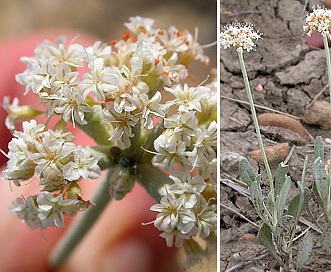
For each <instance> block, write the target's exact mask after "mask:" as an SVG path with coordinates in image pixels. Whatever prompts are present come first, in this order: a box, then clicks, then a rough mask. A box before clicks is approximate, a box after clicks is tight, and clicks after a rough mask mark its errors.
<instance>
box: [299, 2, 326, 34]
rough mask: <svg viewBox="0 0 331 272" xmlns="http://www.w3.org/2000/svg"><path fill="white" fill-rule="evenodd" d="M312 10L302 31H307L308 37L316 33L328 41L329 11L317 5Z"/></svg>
mask: <svg viewBox="0 0 331 272" xmlns="http://www.w3.org/2000/svg"><path fill="white" fill-rule="evenodd" d="M313 9H314V10H313V12H311V13H310V14H308V15H307V18H306V25H304V26H303V29H304V31H307V35H308V36H311V34H312V33H313V32H315V31H317V32H320V33H321V34H322V35H326V36H327V37H328V38H329V39H330V38H331V34H330V25H331V11H330V10H329V9H326V8H322V7H321V6H319V5H318V6H317V7H313Z"/></svg>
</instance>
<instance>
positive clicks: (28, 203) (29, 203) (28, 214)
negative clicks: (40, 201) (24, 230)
mask: <svg viewBox="0 0 331 272" xmlns="http://www.w3.org/2000/svg"><path fill="white" fill-rule="evenodd" d="M35 200H36V199H35V197H33V196H29V197H28V198H27V199H26V200H25V199H24V198H23V197H18V198H16V200H15V201H14V202H13V204H12V206H11V208H10V209H9V212H11V213H12V214H14V215H16V216H17V217H18V218H20V219H21V220H22V222H24V223H25V224H27V225H28V226H29V228H30V229H36V228H38V227H40V228H43V226H42V224H41V221H40V219H39V217H38V214H39V213H40V211H41V210H40V209H39V208H38V206H37V205H36V202H35Z"/></svg>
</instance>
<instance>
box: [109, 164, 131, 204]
mask: <svg viewBox="0 0 331 272" xmlns="http://www.w3.org/2000/svg"><path fill="white" fill-rule="evenodd" d="M109 182H110V186H109V192H110V195H111V196H112V197H113V198H114V199H116V200H121V199H123V198H124V197H125V196H126V194H127V193H130V192H131V191H132V189H133V186H134V182H135V176H134V175H131V174H130V168H129V167H128V168H123V167H122V166H121V165H120V164H118V165H116V166H115V169H114V172H113V175H112V177H111V179H110V181H109Z"/></svg>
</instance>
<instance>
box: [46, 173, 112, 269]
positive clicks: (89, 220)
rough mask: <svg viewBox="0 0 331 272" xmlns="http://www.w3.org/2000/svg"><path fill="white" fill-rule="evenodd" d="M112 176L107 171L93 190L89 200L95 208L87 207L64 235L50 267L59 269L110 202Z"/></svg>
mask: <svg viewBox="0 0 331 272" xmlns="http://www.w3.org/2000/svg"><path fill="white" fill-rule="evenodd" d="M112 174H113V170H112V169H110V170H108V171H107V174H106V176H105V177H104V178H103V180H102V181H101V182H100V184H99V186H98V188H97V189H96V190H95V192H94V195H93V196H92V199H91V201H92V202H93V203H94V204H95V206H91V207H89V208H88V209H87V210H86V211H85V212H84V213H82V214H81V216H80V217H79V218H78V219H77V220H76V222H75V223H74V225H73V226H71V228H70V229H69V230H68V231H67V232H66V233H65V235H64V236H63V237H62V239H61V240H60V242H59V243H58V244H57V246H56V248H55V249H54V251H53V252H52V253H51V256H50V260H49V261H50V265H51V267H53V268H57V267H60V266H61V264H63V263H64V262H65V261H66V260H67V258H68V257H69V256H70V254H71V253H72V252H73V251H74V250H75V248H76V246H77V245H78V244H79V243H80V241H81V240H82V239H83V237H84V236H85V235H86V234H87V232H88V231H89V230H90V229H91V227H92V226H93V224H94V223H95V222H96V221H97V219H98V218H99V216H100V214H101V213H102V212H103V210H104V209H105V207H106V206H107V205H108V203H109V202H110V200H111V196H110V193H109V179H110V177H111V175H112Z"/></svg>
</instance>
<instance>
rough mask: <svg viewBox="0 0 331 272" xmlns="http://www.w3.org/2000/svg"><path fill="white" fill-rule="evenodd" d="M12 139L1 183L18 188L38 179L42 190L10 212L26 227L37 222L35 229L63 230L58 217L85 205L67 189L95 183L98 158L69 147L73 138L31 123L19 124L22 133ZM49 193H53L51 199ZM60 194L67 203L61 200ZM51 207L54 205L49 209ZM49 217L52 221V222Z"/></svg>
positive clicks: (20, 200)
mask: <svg viewBox="0 0 331 272" xmlns="http://www.w3.org/2000/svg"><path fill="white" fill-rule="evenodd" d="M13 135H14V136H15V138H13V139H12V140H11V141H10V143H9V145H8V148H9V152H8V154H7V156H8V158H9V161H8V163H7V169H6V170H4V171H3V174H4V180H7V181H12V182H13V183H14V184H15V185H17V186H20V185H21V182H23V181H27V180H30V179H33V180H34V179H39V185H41V186H43V190H42V192H41V193H40V194H38V196H32V197H29V198H28V199H27V200H26V201H24V199H23V198H19V199H18V200H16V202H15V203H14V204H13V207H12V209H11V211H12V212H13V213H15V214H16V215H18V216H19V217H20V218H21V219H22V220H24V221H25V222H26V223H27V224H28V225H29V226H30V227H32V225H33V224H32V223H33V222H38V223H37V224H36V226H39V227H42V228H46V227H47V226H52V225H56V226H63V219H62V213H65V214H68V213H69V211H70V214H74V213H75V212H77V211H78V210H80V209H82V208H83V207H85V206H86V203H87V202H85V201H83V200H82V199H81V198H80V197H79V195H75V194H72V193H71V194H70V192H71V190H70V189H71V188H73V186H74V185H75V183H76V182H78V181H79V180H80V179H82V178H84V179H95V178H98V177H99V176H100V174H101V170H100V168H99V166H98V158H96V157H93V156H91V154H90V152H89V150H88V149H86V148H85V147H82V146H76V145H75V144H74V143H72V141H73V140H74V137H73V135H72V134H71V133H70V132H64V131H62V130H54V131H53V130H50V129H49V130H46V127H45V126H44V125H42V124H37V122H36V121H35V120H31V121H30V122H23V131H15V132H14V134H13ZM50 192H55V193H54V195H52V194H50ZM46 193H48V194H46ZM62 194H64V196H67V197H68V199H67V200H63V195H62ZM46 198H47V201H49V203H48V204H47V205H48V208H47V211H48V212H49V214H48V216H47V218H46V219H47V220H46V219H45V220H46V221H45V220H42V218H43V215H44V214H45V209H46V208H45V205H46V204H45V199H46ZM51 203H54V205H53V208H52V207H51V206H52V204H51ZM41 205H42V206H41ZM50 217H52V218H53V219H54V220H55V221H53V222H52V220H50V219H49V218H50ZM56 218H58V219H56ZM59 220H60V221H61V224H60V221H59Z"/></svg>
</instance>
